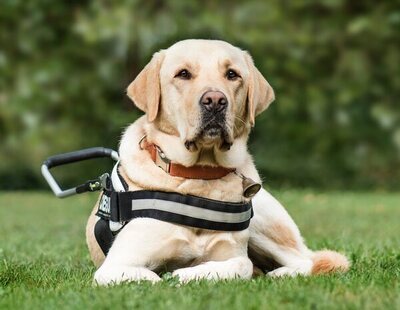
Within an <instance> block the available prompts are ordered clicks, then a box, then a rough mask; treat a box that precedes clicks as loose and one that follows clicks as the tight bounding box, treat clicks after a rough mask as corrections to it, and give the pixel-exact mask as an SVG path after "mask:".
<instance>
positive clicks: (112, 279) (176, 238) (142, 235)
mask: <svg viewBox="0 0 400 310" xmlns="http://www.w3.org/2000/svg"><path fill="white" fill-rule="evenodd" d="M178 229H180V228H179V227H178V228H177V226H175V225H172V224H170V223H166V222H161V221H157V220H153V219H150V218H137V219H134V220H132V221H131V222H129V223H128V224H127V225H126V226H125V227H124V228H123V229H122V231H121V232H120V233H119V234H118V236H117V238H116V239H115V241H114V243H113V245H112V247H111V249H110V251H109V253H108V255H107V257H106V259H105V261H104V263H103V265H101V266H100V268H99V269H98V270H97V271H96V273H95V275H94V281H95V283H96V284H98V285H113V284H119V283H122V282H133V281H134V282H136V281H151V282H157V281H160V280H161V279H160V277H159V276H158V275H157V274H156V273H155V272H154V271H153V270H156V269H158V268H160V267H161V266H163V264H164V263H165V262H168V261H169V260H170V259H172V258H174V257H180V256H181V251H180V249H182V248H185V246H186V244H187V240H185V238H183V237H182V236H181V235H180V234H179V231H178Z"/></svg>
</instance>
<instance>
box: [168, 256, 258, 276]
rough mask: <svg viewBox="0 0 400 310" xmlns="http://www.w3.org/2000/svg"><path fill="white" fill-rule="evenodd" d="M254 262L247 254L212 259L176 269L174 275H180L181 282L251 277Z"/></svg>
mask: <svg viewBox="0 0 400 310" xmlns="http://www.w3.org/2000/svg"><path fill="white" fill-rule="evenodd" d="M252 273H253V264H252V262H251V260H250V259H249V258H248V257H246V256H239V257H234V258H230V259H228V260H225V261H217V262H216V261H210V262H206V263H203V264H201V265H198V266H194V267H188V268H182V269H177V270H175V271H174V272H173V273H172V275H173V276H178V277H179V281H180V282H181V283H186V282H189V281H192V280H201V279H207V280H222V279H235V278H242V279H250V278H251V276H252Z"/></svg>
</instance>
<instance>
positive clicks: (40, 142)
mask: <svg viewBox="0 0 400 310" xmlns="http://www.w3.org/2000/svg"><path fill="white" fill-rule="evenodd" d="M116 3H118V4H116ZM186 38H212V39H222V40H225V41H228V42H230V43H232V44H234V45H237V46H239V47H241V48H243V49H246V50H248V51H250V53H251V54H252V55H253V57H254V60H255V63H256V65H257V67H258V68H259V69H260V71H261V72H262V73H263V74H264V75H265V77H266V78H267V79H268V81H269V82H270V84H271V85H272V86H273V88H274V89H275V93H276V98H277V99H276V101H275V102H274V103H273V104H272V105H271V107H270V108H269V109H268V110H267V111H266V112H265V113H264V114H263V115H262V116H260V117H259V118H258V119H257V122H256V128H255V130H254V132H253V133H252V137H251V140H250V150H251V151H252V152H253V154H254V155H255V161H256V164H257V166H258V167H259V169H260V172H261V173H262V175H263V176H264V178H265V180H266V183H267V184H268V185H270V186H296V187H317V188H333V189H336V188H337V189H399V188H400V182H399V179H400V107H399V97H400V61H399V60H400V3H399V1H344V0H324V1H322V0H321V1H316V0H310V1H305V0H300V1H283V0H273V1H232V0H229V1H227V0H225V1H218V3H217V2H216V1H194V0H186V1H181V0H172V1H151V0H146V1H141V0H140V1H139V0H132V1H128V0H124V1H118V2H116V1H104V0H100V1H52V0H37V1H20V0H3V1H1V3H0V189H25V188H29V189H32V188H44V187H45V186H46V185H45V184H44V181H43V180H42V177H41V175H40V165H41V163H42V161H43V160H44V159H45V158H46V157H48V156H49V155H53V154H57V153H62V152H67V151H71V150H75V149H80V148H86V147H91V146H107V147H112V148H114V149H116V148H117V147H118V140H119V137H120V135H121V131H122V130H123V128H124V127H125V126H127V125H128V124H129V123H131V122H133V121H134V120H135V119H136V118H137V117H138V116H139V115H141V113H140V112H139V111H138V110H137V109H135V108H134V107H133V106H132V104H131V103H130V102H129V100H128V99H127V97H126V95H125V88H126V87H127V85H128V84H129V82H130V81H131V80H133V79H134V77H135V76H136V75H137V73H138V72H139V71H140V70H141V68H142V67H143V66H144V65H145V64H146V63H147V62H148V61H149V59H150V57H151V55H152V54H153V53H154V52H156V51H158V50H159V49H161V48H166V47H168V46H169V45H171V44H173V43H174V42H176V41H178V40H182V39H186ZM110 164H111V163H110ZM110 164H108V163H107V164H106V163H104V161H98V162H96V163H88V164H82V165H78V166H74V165H72V166H70V168H67V167H63V168H59V169H58V170H57V171H58V176H59V177H61V178H62V179H63V180H64V182H65V183H66V184H67V183H71V184H75V183H81V182H82V181H84V180H86V179H90V178H92V177H96V176H97V175H99V174H100V173H102V172H103V171H102V170H103V169H104V168H105V167H109V166H110Z"/></svg>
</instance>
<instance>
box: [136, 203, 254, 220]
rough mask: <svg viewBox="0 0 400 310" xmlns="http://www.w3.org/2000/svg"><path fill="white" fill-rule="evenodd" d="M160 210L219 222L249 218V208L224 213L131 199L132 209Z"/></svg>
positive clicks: (182, 205) (184, 205) (183, 205)
mask: <svg viewBox="0 0 400 310" xmlns="http://www.w3.org/2000/svg"><path fill="white" fill-rule="evenodd" d="M146 209H152V210H160V211H167V212H171V213H176V214H180V215H184V216H190V217H193V218H197V219H202V220H206V221H214V222H221V223H231V224H234V223H242V222H245V221H247V220H249V219H250V218H251V209H250V210H247V211H245V212H241V213H225V212H220V211H214V210H208V209H203V208H197V207H193V206H189V205H186V204H182V203H179V202H173V201H167V200H158V199H135V200H132V211H139V210H146Z"/></svg>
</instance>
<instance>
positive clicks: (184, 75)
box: [175, 69, 192, 80]
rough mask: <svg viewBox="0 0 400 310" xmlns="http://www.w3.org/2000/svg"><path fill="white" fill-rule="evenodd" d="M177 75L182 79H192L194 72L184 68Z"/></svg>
mask: <svg viewBox="0 0 400 310" xmlns="http://www.w3.org/2000/svg"><path fill="white" fill-rule="evenodd" d="M175 77H177V78H180V79H182V80H190V79H191V78H192V74H191V73H190V72H189V71H188V70H186V69H183V70H181V71H179V72H178V73H177V74H176V75H175Z"/></svg>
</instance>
